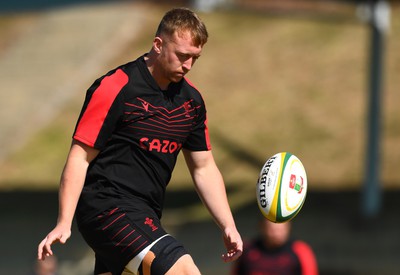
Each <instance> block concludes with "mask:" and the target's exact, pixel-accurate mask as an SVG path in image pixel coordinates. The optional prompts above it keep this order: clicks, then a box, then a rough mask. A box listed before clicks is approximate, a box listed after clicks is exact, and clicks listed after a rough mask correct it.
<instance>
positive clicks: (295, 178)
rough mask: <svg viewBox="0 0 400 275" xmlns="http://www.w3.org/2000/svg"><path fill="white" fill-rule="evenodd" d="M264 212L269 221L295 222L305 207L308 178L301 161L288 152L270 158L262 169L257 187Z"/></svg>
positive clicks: (259, 205)
mask: <svg viewBox="0 0 400 275" xmlns="http://www.w3.org/2000/svg"><path fill="white" fill-rule="evenodd" d="M256 192H257V202H258V207H259V208H260V211H261V213H262V214H263V215H264V216H265V217H266V218H267V219H268V220H270V221H272V222H275V223H282V222H286V221H289V220H291V219H293V218H294V217H295V216H296V215H297V214H298V213H299V211H300V209H301V207H302V206H303V204H304V201H305V199H306V194H307V175H306V171H305V169H304V166H303V164H302V163H301V161H300V160H299V159H298V158H297V157H296V156H295V155H292V154H290V153H287V152H281V153H278V154H275V155H273V156H272V157H270V158H269V159H268V160H267V161H266V162H265V164H264V166H263V167H262V169H261V171H260V175H259V177H258V180H257V185H256Z"/></svg>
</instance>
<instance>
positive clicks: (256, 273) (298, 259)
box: [231, 239, 318, 275]
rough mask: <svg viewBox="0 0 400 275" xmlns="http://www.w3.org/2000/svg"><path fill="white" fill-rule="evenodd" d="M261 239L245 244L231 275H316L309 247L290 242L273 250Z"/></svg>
mask: <svg viewBox="0 0 400 275" xmlns="http://www.w3.org/2000/svg"><path fill="white" fill-rule="evenodd" d="M263 242H264V241H263V240H262V239H256V240H254V241H252V242H250V243H245V245H244V248H243V254H242V256H241V257H240V258H239V259H238V260H237V261H236V262H235V264H234V268H233V269H232V272H231V275H317V274H318V266H317V262H316V259H315V255H314V253H313V251H312V249H311V247H310V246H309V245H308V244H306V243H305V242H303V241H301V240H290V241H288V242H287V243H286V244H285V245H283V246H282V247H279V248H275V249H269V248H267V247H265V245H264V243H263Z"/></svg>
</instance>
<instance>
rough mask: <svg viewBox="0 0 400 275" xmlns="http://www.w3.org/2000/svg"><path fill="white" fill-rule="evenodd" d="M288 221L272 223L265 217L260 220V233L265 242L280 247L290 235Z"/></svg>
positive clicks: (270, 245)
mask: <svg viewBox="0 0 400 275" xmlns="http://www.w3.org/2000/svg"><path fill="white" fill-rule="evenodd" d="M290 227H291V225H290V223H289V222H286V223H273V222H270V221H268V220H267V219H265V220H264V221H262V222H261V234H262V236H263V239H264V241H265V242H266V244H267V245H268V246H269V247H271V248H273V247H280V246H282V245H284V244H285V243H286V241H287V240H288V239H289V237H290Z"/></svg>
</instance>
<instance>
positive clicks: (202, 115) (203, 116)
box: [183, 102, 211, 151]
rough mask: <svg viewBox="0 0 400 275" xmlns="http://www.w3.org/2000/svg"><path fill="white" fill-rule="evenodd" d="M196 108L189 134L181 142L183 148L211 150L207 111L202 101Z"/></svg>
mask: <svg viewBox="0 0 400 275" xmlns="http://www.w3.org/2000/svg"><path fill="white" fill-rule="evenodd" d="M197 108H198V116H197V120H196V123H195V126H194V127H193V129H192V131H191V133H190V135H189V136H188V138H187V139H186V142H185V143H184V144H183V147H184V148H185V149H188V150H191V151H209V150H211V143H210V137H209V132H208V125H207V112H206V108H205V105H204V102H202V103H201V105H200V106H198V107H197Z"/></svg>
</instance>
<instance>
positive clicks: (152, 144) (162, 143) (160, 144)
mask: <svg viewBox="0 0 400 275" xmlns="http://www.w3.org/2000/svg"><path fill="white" fill-rule="evenodd" d="M140 147H142V148H143V149H145V150H147V151H156V152H159V153H164V154H168V153H169V154H172V153H174V152H175V151H177V150H180V149H181V148H182V144H181V143H178V142H175V141H169V140H167V139H158V138H154V139H149V138H147V137H142V138H141V139H140Z"/></svg>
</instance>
